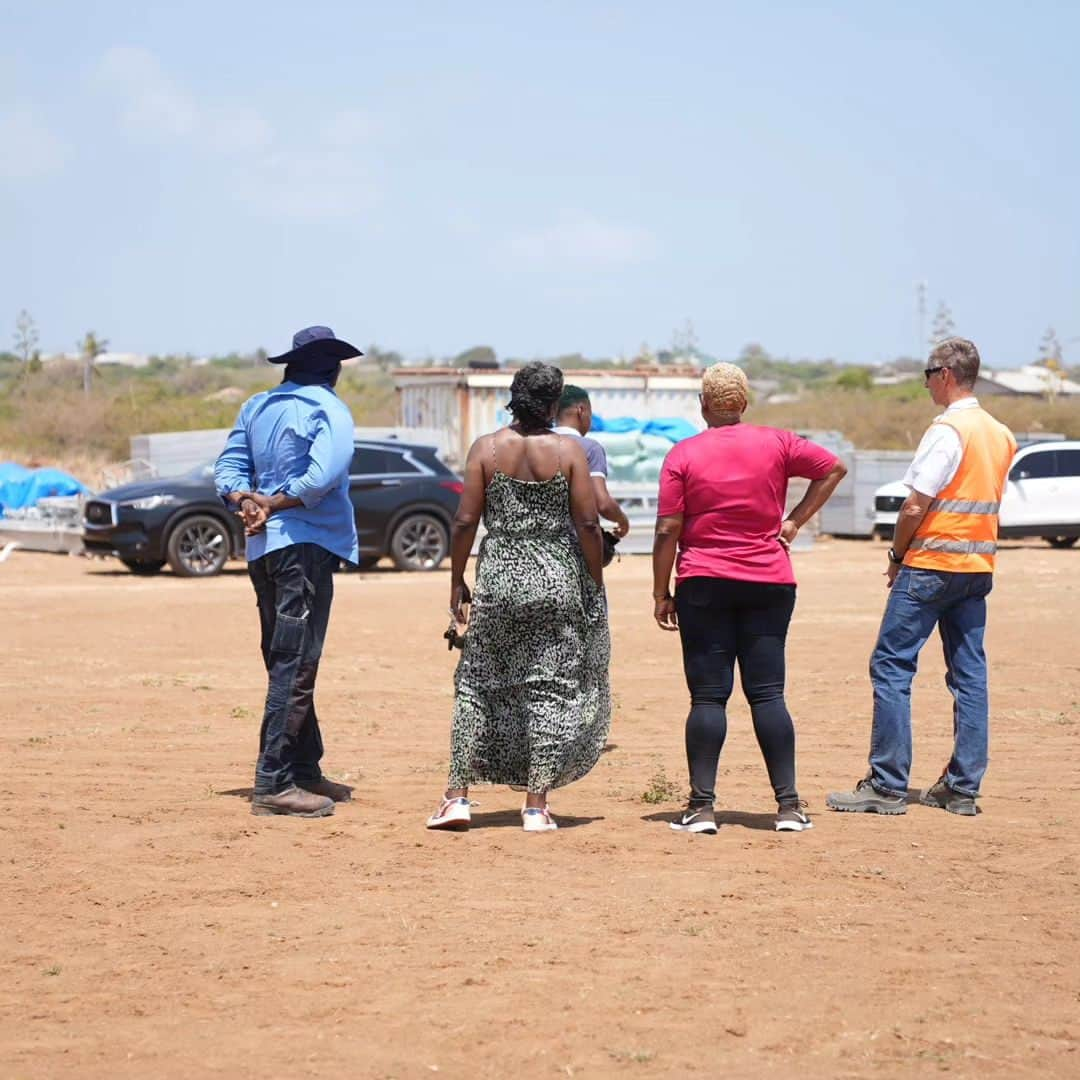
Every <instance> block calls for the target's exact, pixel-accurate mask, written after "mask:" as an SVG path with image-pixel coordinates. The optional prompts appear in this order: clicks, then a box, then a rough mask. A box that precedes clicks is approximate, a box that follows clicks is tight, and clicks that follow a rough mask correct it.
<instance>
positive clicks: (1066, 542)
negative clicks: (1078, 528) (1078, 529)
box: [1043, 536, 1080, 548]
mask: <svg viewBox="0 0 1080 1080" xmlns="http://www.w3.org/2000/svg"><path fill="white" fill-rule="evenodd" d="M1043 539H1044V540H1045V541H1046V542H1047V543H1048V544H1049V545H1050V546H1051V547H1052V548H1071V547H1072V546H1073V544H1075V543H1076V541H1077V540H1078V539H1080V537H1076V536H1044V537H1043Z"/></svg>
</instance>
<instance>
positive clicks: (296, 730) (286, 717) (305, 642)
mask: <svg viewBox="0 0 1080 1080" xmlns="http://www.w3.org/2000/svg"><path fill="white" fill-rule="evenodd" d="M337 564H338V558H337V556H336V555H331V554H330V552H329V551H326V550H325V549H324V548H321V547H319V545H318V544H292V545H291V546H289V547H285V548H279V549H278V550H277V551H271V552H270V553H269V554H268V555H263V556H262V557H261V558H259V559H255V560H253V561H252V562H250V563H249V564H248V573H249V575H250V577H251V583H252V585H254V586H255V596H256V599H257V602H258V606H259V624H260V626H261V628H262V655H263V663H264V664H265V665H266V673H267V676H268V683H269V685H268V687H267V691H266V708H265V709H264V711H263V722H262V729H261V731H260V732H259V758H258V762H257V763H256V765H255V794H257V795H276V794H277V793H278V792H281V791H284V790H285V789H286V788H289V787H291V786H292V785H293V784H296V785H297V786H298V787H304V786H305V785H307V784H313V783H317V782H318V781H319V780H320V779H321V778H322V770H321V769H320V768H319V762H320V760H321V759H322V754H323V744H322V735H321V734H320V732H319V719H318V717H317V716H316V715H315V676H316V675H317V674H318V671H319V658H320V657H321V656H322V648H323V640H324V639H325V637H326V627H327V624H328V623H329V621H330V604H331V602H332V601H333V598H334V577H333V571H334V568H335V567H336V566H337Z"/></svg>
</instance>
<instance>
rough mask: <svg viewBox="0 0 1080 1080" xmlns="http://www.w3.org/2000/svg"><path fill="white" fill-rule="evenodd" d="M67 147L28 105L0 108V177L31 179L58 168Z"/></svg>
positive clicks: (45, 174)
mask: <svg viewBox="0 0 1080 1080" xmlns="http://www.w3.org/2000/svg"><path fill="white" fill-rule="evenodd" d="M66 158H67V147H66V146H65V145H64V143H63V142H61V141H60V139H59V138H57V137H56V136H55V135H54V134H53V133H52V132H51V131H50V130H49V128H48V127H47V126H46V124H45V122H44V121H43V120H42V119H41V117H40V116H39V115H38V113H37V112H36V111H35V110H34V109H33V108H31V107H30V106H29V105H8V106H5V107H0V178H3V179H7V180H32V179H35V178H37V177H41V176H47V175H48V174H49V173H53V172H56V171H57V170H58V169H60V168H61V167H62V166H63V164H64V161H65V159H66Z"/></svg>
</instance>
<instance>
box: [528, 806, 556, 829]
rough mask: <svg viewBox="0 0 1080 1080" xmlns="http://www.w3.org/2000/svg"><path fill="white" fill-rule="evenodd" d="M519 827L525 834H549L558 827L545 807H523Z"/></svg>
mask: <svg viewBox="0 0 1080 1080" xmlns="http://www.w3.org/2000/svg"><path fill="white" fill-rule="evenodd" d="M521 827H522V828H523V829H524V830H525V831H526V832H551V831H552V830H553V829H557V828H558V827H559V826H558V824H557V823H556V821H555V819H554V818H553V817H552V816H551V811H550V810H549V809H548V808H547V807H546V806H525V807H523V808H522V810H521Z"/></svg>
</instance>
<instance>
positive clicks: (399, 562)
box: [390, 514, 450, 570]
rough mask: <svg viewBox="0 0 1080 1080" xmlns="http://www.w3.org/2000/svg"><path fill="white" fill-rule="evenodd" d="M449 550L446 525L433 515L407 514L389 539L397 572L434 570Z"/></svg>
mask: <svg viewBox="0 0 1080 1080" xmlns="http://www.w3.org/2000/svg"><path fill="white" fill-rule="evenodd" d="M449 550H450V537H449V536H447V534H446V526H445V525H443V523H442V522H441V521H440V520H439V519H438V518H437V517H435V516H434V514H410V515H409V516H408V517H407V518H405V519H404V520H403V521H401V522H399V523H398V526H397V528H395V529H394V534H393V536H391V537H390V558H392V559H393V560H394V565H395V566H396V567H397V568H398V569H399V570H437V569H438V568H439V564H440V563H441V562H442V561H443V559H445V558H446V553H447V552H448V551H449Z"/></svg>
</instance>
